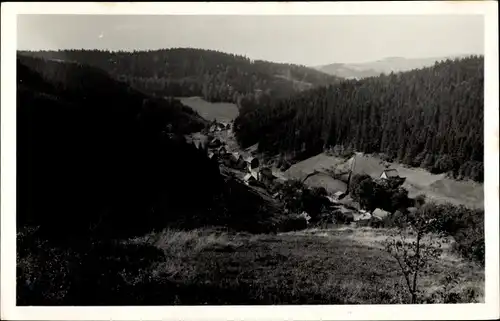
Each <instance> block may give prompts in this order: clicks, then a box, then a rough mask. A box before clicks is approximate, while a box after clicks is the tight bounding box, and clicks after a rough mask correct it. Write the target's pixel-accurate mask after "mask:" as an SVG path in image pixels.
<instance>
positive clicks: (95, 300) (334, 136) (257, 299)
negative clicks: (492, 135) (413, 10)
mask: <svg viewBox="0 0 500 321" xmlns="http://www.w3.org/2000/svg"><path fill="white" fill-rule="evenodd" d="M2 14H3V12H2ZM35 16H36V17H35ZM43 16H44V15H40V16H38V15H18V17H17V19H18V28H20V29H23V28H24V31H23V32H18V33H17V34H18V36H19V39H18V43H19V44H22V43H24V44H25V45H24V46H22V47H19V48H18V49H17V57H16V72H15V77H17V83H16V84H17V91H16V94H17V96H16V98H17V100H16V106H14V107H15V109H16V113H15V114H16V119H15V121H16V122H17V125H16V126H17V127H16V128H17V134H16V137H15V138H16V146H17V147H16V151H17V154H16V161H17V165H16V167H15V169H16V170H17V174H16V175H15V176H16V182H15V183H16V184H15V185H14V187H15V188H16V199H15V202H16V203H15V206H13V207H12V208H14V209H15V210H16V213H12V214H13V215H15V217H16V219H15V224H14V226H13V227H12V228H13V229H14V228H15V230H16V240H15V241H16V242H15V247H16V250H17V255H16V264H17V266H16V271H17V274H16V300H17V301H16V304H17V306H36V305H41V306H57V305H63V306H94V305H96V306H97V305H98V306H106V305H110V306H127V305H131V306H140V305H145V306H162V305H187V306H193V305H200V306H201V305H236V306H241V305H305V304H314V305H318V304H320V305H333V304H334V305H341V304H346V305H353V304H416V303H422V304H429V303H482V302H483V303H484V302H486V301H487V300H485V293H486V290H485V268H484V267H485V257H486V256H485V254H486V250H485V249H486V242H485V233H484V232H485V231H484V228H485V210H486V209H485V190H484V186H485V185H484V183H485V179H486V178H487V179H490V178H491V177H488V175H486V176H485V175H484V169H485V164H486V163H485V162H484V159H485V156H486V155H485V151H486V149H485V148H484V146H485V145H484V139H483V134H484V128H483V125H484V117H483V115H484V70H485V69H484V66H485V65H484V61H485V60H484V54H483V53H482V51H480V50H478V51H473V52H474V53H471V54H469V53H465V52H462V49H460V48H463V47H461V46H458V47H456V48H455V49H453V50H451V49H450V50H447V45H444V47H443V42H444V41H443V39H448V40H450V41H456V42H458V45H461V44H462V43H463V39H462V37H456V36H455V35H458V34H460V33H461V31H460V30H461V29H460V27H461V26H463V25H464V26H466V27H464V28H465V29H467V30H468V29H471V28H473V27H474V28H476V31H477V32H476V33H475V35H474V36H473V37H471V39H470V41H471V42H473V43H475V42H476V41H478V40H481V39H483V38H484V37H483V35H484V34H483V31H481V30H483V29H484V21H482V20H481V19H477V18H478V17H479V18H481V17H480V16H478V17H477V16H476V15H474V17H472V16H473V15H471V17H468V18H467V17H466V16H464V17H461V18H460V19H451V20H446V19H444V18H443V17H440V16H439V18H436V17H437V15H430V16H429V17H426V18H425V19H424V18H423V17H419V18H418V19H417V18H416V17H413V16H412V17H411V18H410V17H408V18H407V17H406V16H405V18H404V19H401V17H395V16H393V15H386V16H385V15H370V18H369V17H368V16H357V15H354V16H350V15H349V16H338V17H336V16H335V15H331V16H327V15H325V16H324V17H323V16H312V15H297V16H296V17H292V16H291V15H290V16H288V15H286V17H285V16H283V17H281V16H280V17H278V16H272V15H262V16H259V15H255V16H254V15H249V16H245V15H237V16H234V17H231V16H230V15H227V16H224V18H221V17H218V16H213V15H203V16H201V15H192V16H188V15H136V16H129V15H120V14H118V15H113V16H111V15H109V16H108V15H97V14H96V15H58V16H57V17H55V16H53V15H45V17H43ZM2 17H3V15H2ZM21 17H22V18H21ZM285 18H286V19H285ZM292 18H293V20H292ZM395 18H398V19H396V20H395ZM295 19H296V20H295ZM322 19H324V20H322ZM369 20H370V21H372V22H369V23H368V22H367V21H369ZM444 20H446V21H445V22H446V23H443V21H444ZM292 21H293V23H291V22H292ZM320 22H321V23H320ZM52 23H54V25H53V27H52V28H48V29H47V28H45V26H47V25H51V24H52ZM65 23H66V24H67V25H68V26H73V25H75V26H78V28H76V27H75V28H61V27H60V26H61V25H62V26H64V24H65ZM384 24H385V25H386V27H387V32H385V34H384V32H382V31H383V30H382V29H378V26H382V25H384ZM405 24H407V25H406V27H404V28H403V27H401V28H400V26H402V25H405ZM449 25H451V26H452V28H448V27H446V28H445V26H449ZM122 26H128V27H127V28H123V31H120V30H122ZM217 26H218V27H217ZM241 26H245V27H244V28H243V29H241V28H240V27H241ZM374 26H377V28H374ZM429 26H432V28H431V27H429ZM94 27H95V28H97V27H98V29H95V28H94ZM93 28H94V29H95V30H94V31H92V32H90V31H91V30H92V29H93ZM192 28H195V29H192ZM196 28H198V29H196ZM440 28H441V31H440ZM356 29H357V31H356ZM396 29H397V30H399V29H401V30H403V29H404V30H410V29H412V30H413V29H415V30H420V35H419V36H415V37H413V36H412V35H411V33H407V32H401V33H399V32H398V33H397V35H396V34H395V33H394V32H393V31H394V30H396ZM465 29H464V30H465ZM75 30H76V31H78V32H77V33H75ZM96 30H97V31H98V32H99V33H101V34H102V35H101V36H99V37H98V38H97V39H99V42H98V43H95V44H94V45H92V41H95V39H96V35H95V34H94V33H95V32H97V31H96ZM103 30H104V31H106V32H107V33H106V36H104V34H103V32H104V31H103ZM132 30H133V31H134V32H135V31H137V33H135V36H133V35H132V33H131V31H132ZM349 30H352V31H353V32H354V31H356V32H355V34H351V35H349V34H348V32H346V31H349ZM429 30H433V32H432V33H429ZM56 31H58V32H56ZM59 31H60V33H59ZM228 31H229V32H230V33H229V34H228V33H227V32H228ZM299 31H300V32H299ZM325 32H326V33H325ZM434 32H435V33H436V34H439V32H441V33H440V34H441V36H440V37H439V39H437V40H436V39H434V40H433V41H434V42H432V41H431V40H432V39H430V38H432V37H431V36H433V35H434ZM85 33H88V34H87V36H88V37H89V41H88V42H85V43H86V44H89V47H88V49H75V48H73V47H74V45H75V42H74V39H79V37H81V36H82V35H84V34H85ZM108 34H113V36H108ZM416 34H418V33H416ZM63 35H66V38H67V39H66V41H62V39H63V38H64V37H63ZM312 35H314V36H312ZM353 35H354V37H353ZM119 36H120V37H122V38H121V39H122V41H123V42H122V43H116V44H114V42H115V41H116V40H117V39H118V38H120V37H119ZM363 36H366V37H367V38H365V39H358V38H360V37H361V38H362V37H363ZM396 36H397V37H396ZM50 37H53V38H50ZM412 37H413V38H412ZM46 38H48V39H53V43H52V42H49V43H47V44H46V46H45V47H47V46H48V47H51V46H52V45H57V46H55V47H54V48H56V49H50V50H49V49H44V48H45V47H44V48H39V47H38V46H33V45H34V44H38V43H42V42H40V41H39V40H40V39H46ZM266 38H267V40H266V42H260V41H261V40H263V39H266ZM295 38H296V40H293V39H295ZM396 38H397V39H396ZM458 38H460V39H459V40H457V39H458ZM23 39H24V40H23ZM173 39H178V40H179V41H180V40H182V41H181V42H177V43H174V42H171V41H173ZM325 39H334V41H325ZM372 39H373V40H374V41H371V40H372ZM375 39H376V40H375ZM408 39H409V40H410V41H407V40H408ZM56 40H57V41H56ZM59 40H61V43H58V41H59ZM69 40H71V41H69ZM254 41H255V43H254ZM147 42H150V43H149V44H147ZM388 42H390V43H391V45H390V46H388V45H386V44H387V43H388ZM83 43H84V42H82V43H81V44H82V46H83ZM423 43H425V44H428V45H427V46H421V44H423ZM76 44H78V42H76ZM125 44H126V46H125ZM400 44H403V45H400ZM49 45H50V46H49ZM300 45H302V48H300ZM186 46H187V47H186ZM287 46H289V47H287ZM393 46H394V47H401V48H399V49H398V48H392V47H393ZM329 47H330V48H329ZM406 47H408V49H407V50H406V49H405V48H406ZM424 47H425V48H424ZM72 48H73V49H72ZM78 48H80V47H78ZM110 48H124V49H123V50H122V49H117V50H114V49H110ZM238 48H239V49H238ZM471 48H472V47H471ZM478 48H479V47H478ZM233 49H234V51H233ZM264 49H265V50H264ZM396 49H398V50H396ZM403 49H405V50H403ZM424 49H427V53H425V52H424V51H425V50H424ZM431 49H432V50H431ZM438 49H439V50H438ZM459 49H460V50H459ZM226 50H229V51H226ZM419 50H422V52H420V53H419V54H420V55H421V57H413V58H412V56H413V55H414V54H416V52H417V51H419ZM273 51H274V53H273V54H271V52H273ZM424 53H425V54H424ZM268 55H270V56H268ZM394 55H401V57H399V56H398V57H394ZM266 56H268V57H269V59H267V58H265V57H266ZM320 56H322V57H320ZM259 57H260V58H259ZM271 58H272V59H271ZM351 58H352V59H354V60H358V61H360V62H359V63H354V62H353V63H344V62H342V61H344V60H345V61H348V60H350V59H351ZM261 59H262V60H261ZM301 61H302V62H301ZM361 61H365V62H361ZM12 81H13V82H14V80H12ZM13 98H14V97H13ZM14 100H15V99H14ZM488 146H489V145H488ZM489 192H491V190H489ZM2 201H3V199H2ZM487 203H488V202H486V204H487ZM12 244H14V238H13V239H12ZM2 267H3V266H2ZM13 270H14V269H13ZM2 294H3V292H2Z"/></svg>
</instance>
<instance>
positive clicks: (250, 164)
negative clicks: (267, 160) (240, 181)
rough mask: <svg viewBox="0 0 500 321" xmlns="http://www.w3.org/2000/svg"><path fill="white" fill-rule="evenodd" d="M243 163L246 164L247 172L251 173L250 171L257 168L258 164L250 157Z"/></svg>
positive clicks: (256, 160) (254, 158)
mask: <svg viewBox="0 0 500 321" xmlns="http://www.w3.org/2000/svg"><path fill="white" fill-rule="evenodd" d="M245 161H246V163H247V167H248V171H250V172H251V171H252V170H255V169H257V168H259V165H260V163H259V159H258V158H256V157H252V156H250V157H248V158H247V159H246V160H245Z"/></svg>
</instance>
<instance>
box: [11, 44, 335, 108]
mask: <svg viewBox="0 0 500 321" xmlns="http://www.w3.org/2000/svg"><path fill="white" fill-rule="evenodd" d="M19 53H20V54H22V55H29V56H37V57H43V58H46V59H59V60H64V61H77V62H80V63H85V64H88V65H91V66H95V67H99V68H101V69H102V70H105V71H106V72H108V73H110V74H111V75H112V76H113V77H115V78H117V79H121V80H124V81H126V82H127V83H129V84H130V85H132V86H133V87H135V88H137V89H141V90H143V91H145V92H148V93H150V94H156V95H159V96H177V97H180V96H202V97H203V98H205V99H206V100H209V101H225V102H238V103H241V102H242V101H245V100H253V99H257V98H258V97H260V96H262V95H266V94H267V95H270V96H273V97H286V96H288V95H290V94H292V93H294V92H297V91H301V90H304V89H310V88H312V87H315V86H321V85H328V84H331V83H334V82H336V81H337V80H338V78H337V77H334V76H330V75H327V74H325V73H323V72H320V71H317V70H315V69H312V68H307V67H305V66H299V65H292V64H279V63H272V62H267V61H260V60H256V61H251V60H250V59H249V58H246V57H244V56H238V55H233V54H226V53H222V52H218V51H212V50H202V49H190V48H174V49H162V50H150V51H134V52H124V51H119V52H109V51H100V50H61V51H37V52H26V51H24V52H19Z"/></svg>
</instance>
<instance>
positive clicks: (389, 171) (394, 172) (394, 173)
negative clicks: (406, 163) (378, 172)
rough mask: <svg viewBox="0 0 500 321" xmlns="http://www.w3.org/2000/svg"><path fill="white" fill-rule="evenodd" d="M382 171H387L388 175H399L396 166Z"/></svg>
mask: <svg viewBox="0 0 500 321" xmlns="http://www.w3.org/2000/svg"><path fill="white" fill-rule="evenodd" d="M382 173H385V175H386V176H387V177H399V173H398V171H397V170H395V169H394V168H391V169H386V170H384V171H383V172H382Z"/></svg>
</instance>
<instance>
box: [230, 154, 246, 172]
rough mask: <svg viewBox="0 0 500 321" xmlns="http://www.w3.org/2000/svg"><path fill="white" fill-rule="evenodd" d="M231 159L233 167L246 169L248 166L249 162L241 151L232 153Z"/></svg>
mask: <svg viewBox="0 0 500 321" xmlns="http://www.w3.org/2000/svg"><path fill="white" fill-rule="evenodd" d="M230 159H231V166H232V167H233V168H236V169H242V170H244V169H245V168H246V167H247V164H246V162H245V160H244V159H243V156H241V154H240V153H237V152H234V153H232V154H231V157H230Z"/></svg>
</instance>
